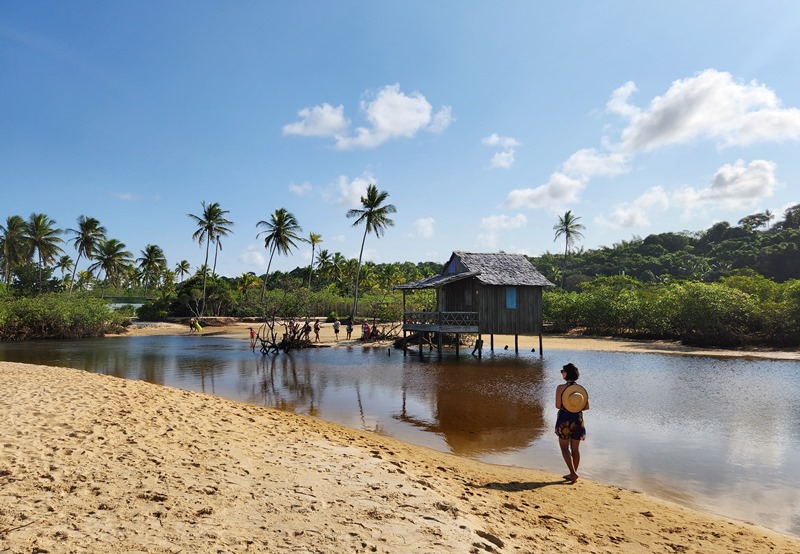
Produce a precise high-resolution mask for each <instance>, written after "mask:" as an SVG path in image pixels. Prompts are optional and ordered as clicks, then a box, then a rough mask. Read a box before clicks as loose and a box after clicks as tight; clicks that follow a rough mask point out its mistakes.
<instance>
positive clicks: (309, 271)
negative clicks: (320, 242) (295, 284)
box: [308, 244, 314, 291]
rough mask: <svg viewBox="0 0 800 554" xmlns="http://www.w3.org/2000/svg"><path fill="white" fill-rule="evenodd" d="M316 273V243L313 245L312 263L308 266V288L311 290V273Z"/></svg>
mask: <svg viewBox="0 0 800 554" xmlns="http://www.w3.org/2000/svg"><path fill="white" fill-rule="evenodd" d="M313 273H314V245H313V244H312V245H311V265H309V266H308V290H309V291H310V290H311V275H312V274H313Z"/></svg>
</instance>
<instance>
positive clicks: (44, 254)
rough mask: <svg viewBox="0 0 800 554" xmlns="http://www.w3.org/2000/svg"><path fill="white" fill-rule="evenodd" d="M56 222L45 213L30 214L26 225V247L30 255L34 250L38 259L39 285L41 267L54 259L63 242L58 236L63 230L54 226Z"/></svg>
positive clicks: (40, 283) (60, 250)
mask: <svg viewBox="0 0 800 554" xmlns="http://www.w3.org/2000/svg"><path fill="white" fill-rule="evenodd" d="M55 225H56V222H55V220H53V219H50V218H49V217H47V216H46V215H45V214H36V213H33V214H31V217H30V219H28V223H27V225H26V227H27V229H26V233H27V235H26V236H27V239H28V248H30V253H31V256H32V255H33V253H34V252H36V254H37V257H38V259H39V287H41V286H42V269H43V268H44V266H45V265H48V264H50V263H52V262H53V261H55V257H56V256H57V255H58V254H60V253H62V252H63V250H62V249H61V247H60V246H59V244H60V243H62V242H64V241H63V239H62V238H61V237H60V236H59V235H60V234H61V233H62V232H63V231H62V230H61V229H59V228H57V227H56V226H55Z"/></svg>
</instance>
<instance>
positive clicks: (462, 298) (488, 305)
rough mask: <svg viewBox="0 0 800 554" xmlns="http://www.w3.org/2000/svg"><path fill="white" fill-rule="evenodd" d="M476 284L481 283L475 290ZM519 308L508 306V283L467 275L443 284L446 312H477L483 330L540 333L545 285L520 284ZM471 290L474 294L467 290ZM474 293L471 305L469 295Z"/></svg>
mask: <svg viewBox="0 0 800 554" xmlns="http://www.w3.org/2000/svg"><path fill="white" fill-rule="evenodd" d="M473 287H477V289H476V290H475V292H472V291H473ZM516 289H517V308H516V309H508V308H506V307H505V306H506V287H498V286H488V285H480V284H476V281H475V280H474V279H464V280H463V281H458V282H456V283H453V284H450V285H446V286H444V287H442V289H441V292H440V298H439V300H440V307H439V309H440V310H442V311H446V312H474V311H477V312H478V314H479V318H480V332H481V333H483V334H495V335H538V334H539V333H540V332H541V329H542V288H541V287H526V286H518V287H516ZM467 291H470V294H468V293H467ZM470 296H471V300H472V302H471V305H469V303H468V300H467V299H468V298H469V297H470Z"/></svg>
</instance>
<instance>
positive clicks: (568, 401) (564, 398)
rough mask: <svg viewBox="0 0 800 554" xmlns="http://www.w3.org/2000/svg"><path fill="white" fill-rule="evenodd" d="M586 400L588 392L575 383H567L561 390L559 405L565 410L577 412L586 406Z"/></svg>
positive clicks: (587, 399)
mask: <svg viewBox="0 0 800 554" xmlns="http://www.w3.org/2000/svg"><path fill="white" fill-rule="evenodd" d="M588 401H589V393H588V392H586V389H585V388H583V387H582V386H580V385H578V384H577V383H572V384H571V385H567V387H566V388H565V389H564V390H563V391H561V407H562V408H564V409H565V410H567V411H570V412H573V413H578V412H580V411H581V410H583V409H584V408H585V407H586V403H587V402H588Z"/></svg>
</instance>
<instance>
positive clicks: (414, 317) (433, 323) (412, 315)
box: [403, 312, 478, 333]
mask: <svg viewBox="0 0 800 554" xmlns="http://www.w3.org/2000/svg"><path fill="white" fill-rule="evenodd" d="M403 331H422V332H435V333H477V332H478V312H405V313H404V314H403Z"/></svg>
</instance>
